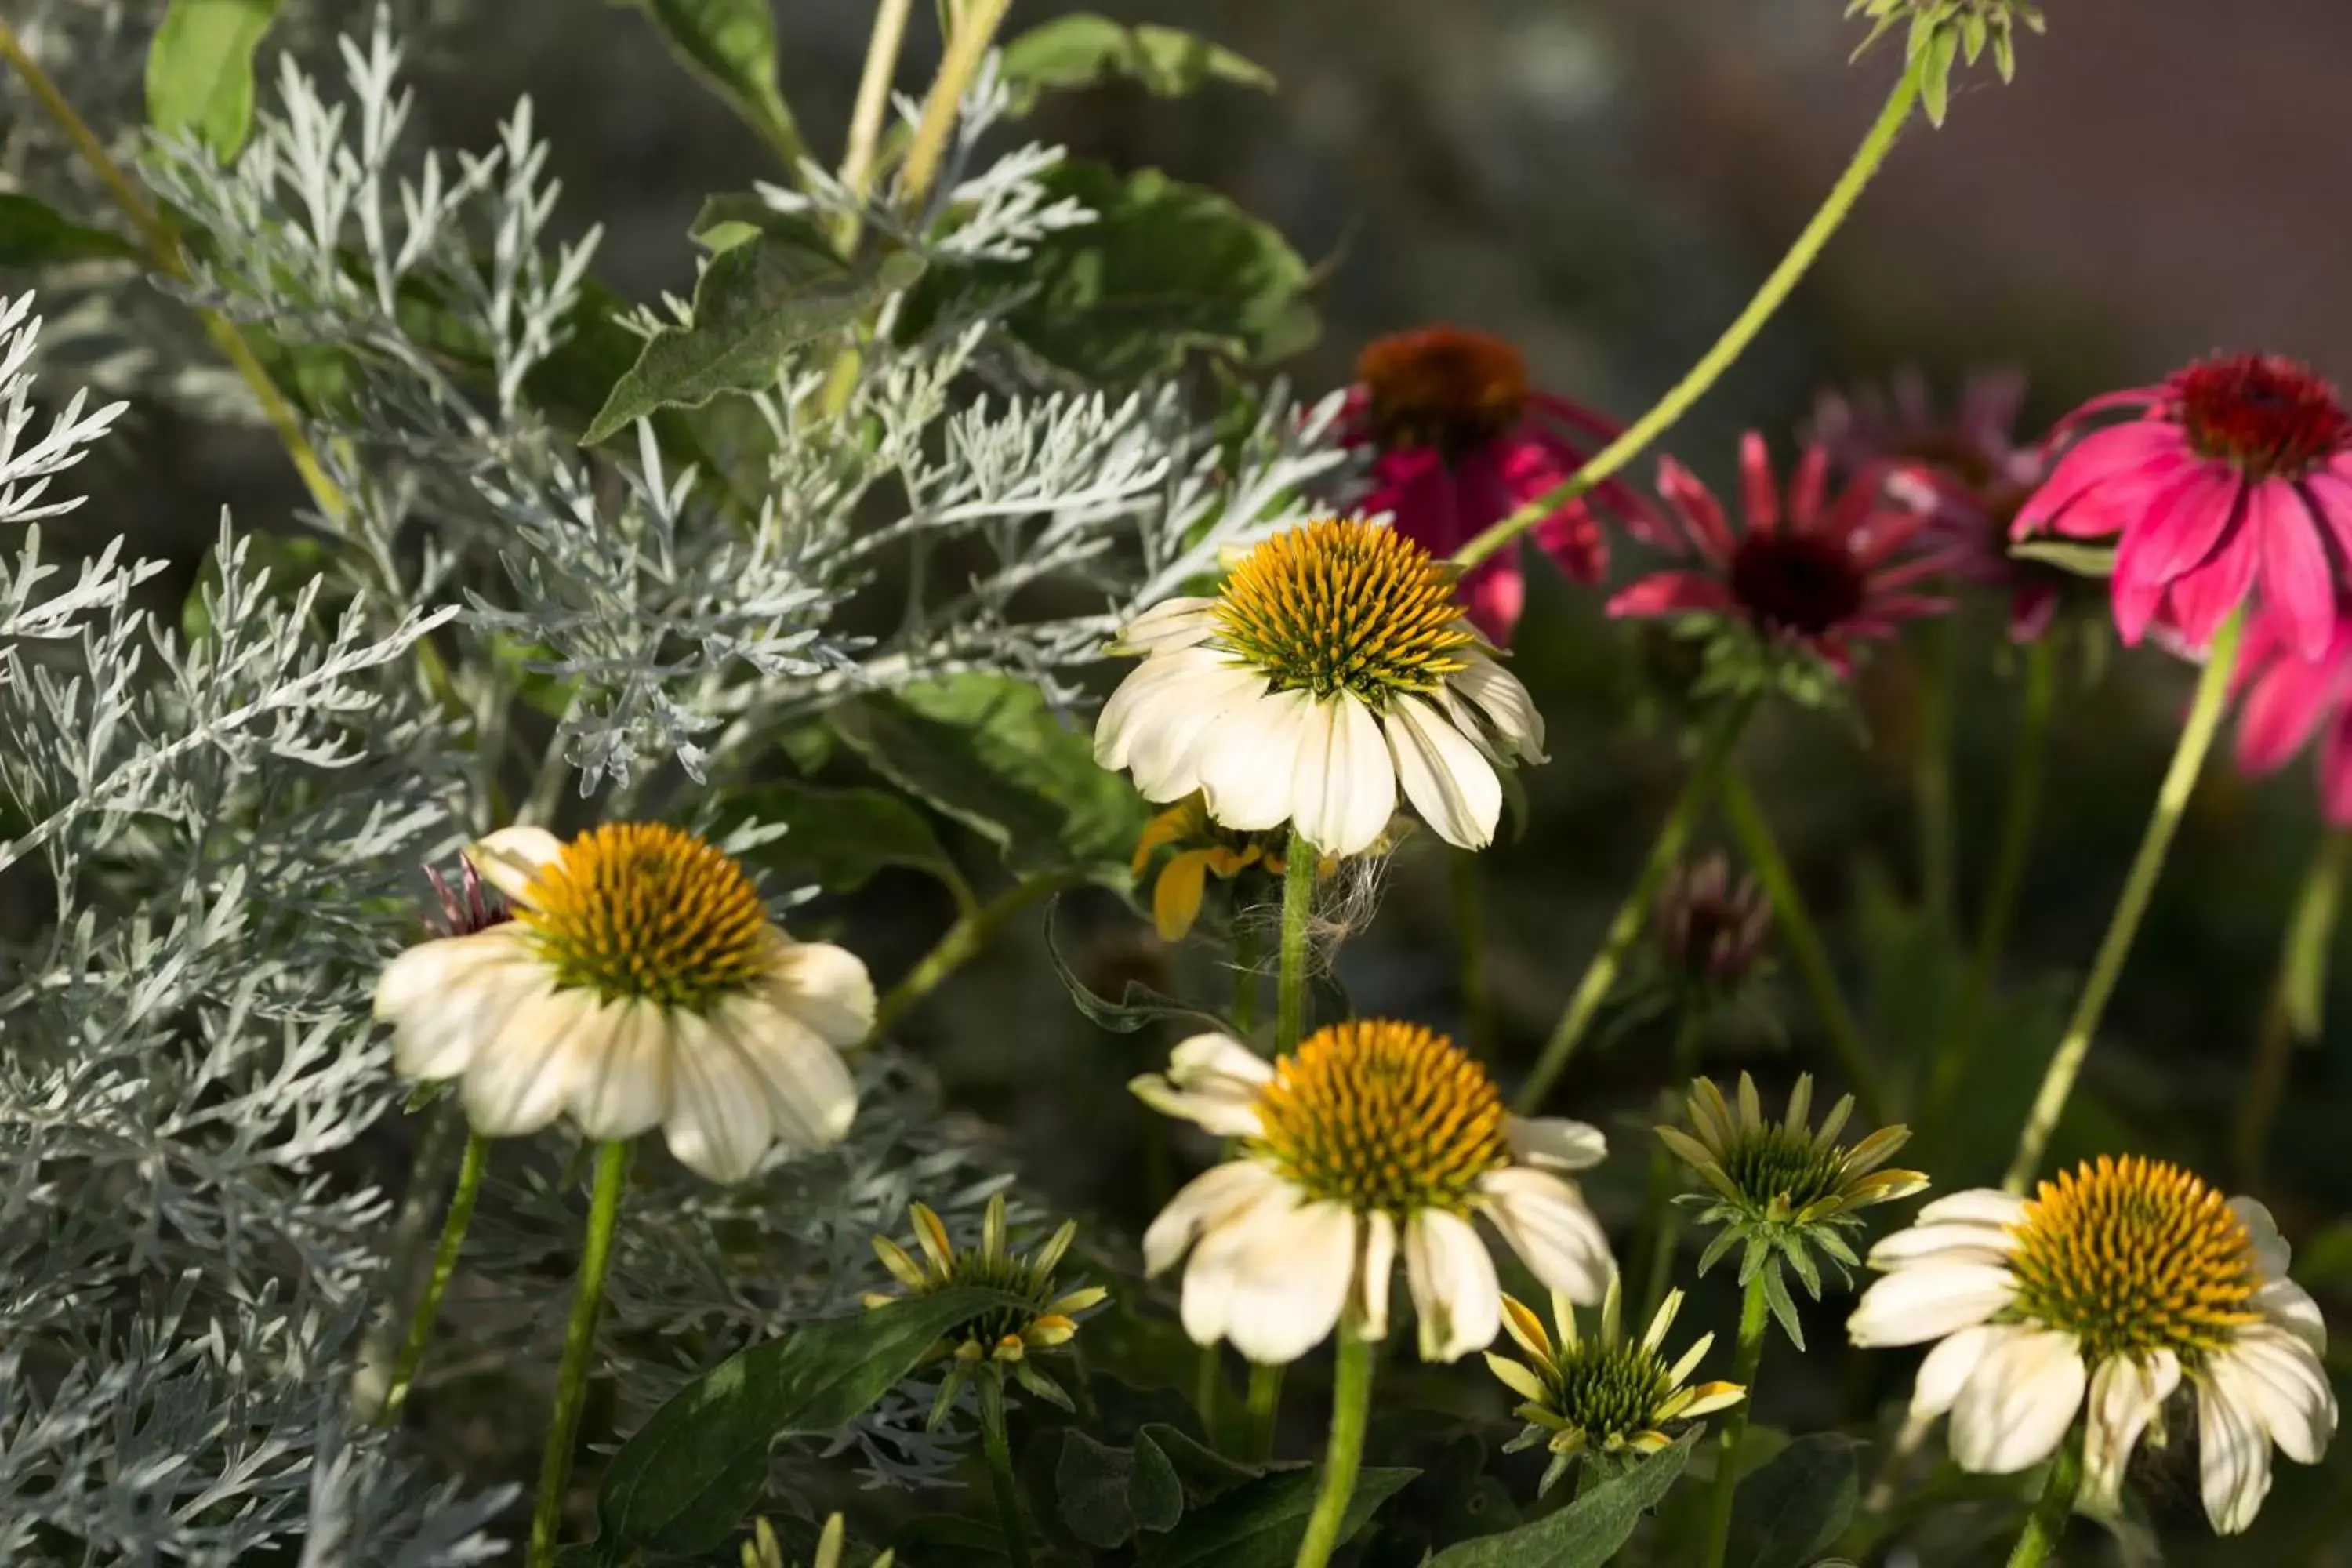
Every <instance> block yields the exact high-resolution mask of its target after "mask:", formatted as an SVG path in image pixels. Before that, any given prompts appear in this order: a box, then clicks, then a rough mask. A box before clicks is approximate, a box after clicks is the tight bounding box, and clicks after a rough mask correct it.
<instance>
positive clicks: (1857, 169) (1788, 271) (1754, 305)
mask: <svg viewBox="0 0 2352 1568" xmlns="http://www.w3.org/2000/svg"><path fill="white" fill-rule="evenodd" d="M1918 97H1919V68H1918V67H1917V66H1916V65H1913V66H1911V67H1909V68H1906V69H1905V71H1904V73H1903V77H1902V79H1901V80H1899V81H1897V82H1896V83H1895V90H1894V91H1893V92H1891V93H1889V94H1888V95H1887V99H1886V107H1885V108H1884V109H1882V110H1879V111H1878V119H1877V120H1876V121H1874V122H1873V124H1872V125H1871V128H1870V132H1869V134H1868V135H1866V136H1864V138H1863V139H1862V145H1861V146H1859V147H1857V148H1855V149H1854V153H1853V161H1852V162H1850V163H1847V164H1846V167H1845V173H1844V174H1841V175H1839V176H1838V181H1837V184H1834V185H1832V186H1831V187H1830V194H1829V195H1828V196H1827V197H1826V198H1825V199H1824V200H1823V201H1822V205H1821V207H1820V209H1819V210H1818V211H1816V212H1815V213H1814V214H1813V216H1812V219H1811V222H1809V223H1807V224H1806V225H1805V227H1804V231H1803V232H1802V233H1801V234H1799V235H1798V236H1797V239H1796V243H1795V244H1793V245H1791V246H1790V247H1789V253H1788V254H1787V255H1786V256H1783V257H1782V258H1780V265H1779V266H1777V267H1775V268H1772V272H1771V275H1770V276H1769V277H1768V278H1766V279H1764V282H1763V284H1762V286H1761V287H1759V289H1757V290H1756V296H1755V298H1754V299H1752V300H1748V307H1747V309H1745V310H1741V311H1740V312H1739V315H1738V318H1737V319H1735V320H1734V321H1732V323H1731V325H1730V326H1728V327H1727V328H1725V329H1724V331H1723V335H1722V336H1721V337H1719V338H1717V340H1716V341H1715V346H1714V347H1713V348H1710V349H1708V350H1707V351H1706V355H1705V356H1704V357H1703V358H1701V359H1700V360H1699V362H1698V363H1696V364H1695V365H1693V366H1691V368H1690V370H1689V372H1688V373H1687V374H1685V375H1684V376H1683V378H1682V380H1680V381H1678V382H1676V383H1675V384H1674V385H1673V386H1672V387H1671V388H1669V389H1668V390H1667V392H1666V395H1664V397H1661V398H1660V399H1658V402H1657V405H1655V406H1654V407H1653V408H1652V409H1651V410H1650V411H1649V412H1648V413H1647V414H1644V415H1643V416H1642V417H1641V418H1639V419H1637V420H1635V421H1634V422H1633V425H1632V426H1629V427H1628V428H1627V429H1626V431H1625V433H1624V434H1623V435H1622V436H1620V437H1617V439H1615V440H1614V441H1612V442H1610V443H1609V445H1608V446H1606V447H1602V448H1601V450H1600V451H1598V452H1596V453H1594V454H1593V455H1592V457H1591V459H1590V460H1589V461H1587V462H1586V463H1585V465H1584V466H1583V467H1582V468H1579V469H1577V471H1576V472H1575V473H1574V474H1572V475H1570V477H1569V479H1567V480H1566V482H1564V483H1562V484H1559V485H1556V486H1554V487H1553V488H1552V489H1549V490H1548V491H1546V492H1545V493H1544V494H1542V495H1540V496H1538V497H1537V498H1536V499H1535V500H1531V501H1529V502H1528V503H1527V504H1526V505H1525V506H1522V507H1520V508H1519V509H1518V510H1517V511H1514V512H1512V513H1511V514H1510V515H1509V516H1508V517H1506V518H1504V519H1503V520H1502V521H1500V522H1497V523H1496V524H1494V525H1493V526H1492V527H1490V528H1487V529H1486V531H1483V532H1481V533H1480V534H1478V535H1477V536H1476V537H1475V538H1474V539H1472V540H1471V541H1470V542H1469V543H1467V544H1465V545H1464V546H1463V547H1462V548H1461V549H1460V550H1458V551H1456V552H1454V560H1455V561H1456V562H1457V563H1460V564H1461V565H1462V566H1464V567H1465V568H1467V567H1471V566H1475V565H1476V564H1477V563H1479V562H1481V561H1484V560H1486V557H1488V556H1489V555H1492V554H1494V553H1495V552H1496V551H1498V550H1500V549H1502V548H1503V547H1504V546H1505V545H1507V544H1508V543H1510V542H1512V541H1513V540H1515V539H1517V537H1518V536H1519V535H1520V534H1522V533H1525V532H1526V531H1528V529H1530V528H1533V527H1534V526H1535V525H1536V524H1537V523H1538V522H1540V521H1543V520H1544V519H1545V518H1547V517H1549V516H1550V515H1551V514H1552V513H1553V512H1555V511H1558V510H1559V509H1560V508H1561V507H1563V506H1566V505H1567V504H1568V503H1569V502H1570V501H1572V500H1575V499H1576V498H1577V497H1579V496H1580V495H1583V494H1584V493H1586V492H1587V491H1589V490H1591V489H1592V488H1593V487H1594V486H1596V485H1598V484H1600V483H1601V480H1603V479H1607V478H1609V477H1610V476H1611V475H1612V474H1614V473H1616V472H1617V471H1618V470H1619V469H1620V468H1623V467H1625V465H1626V464H1628V463H1630V462H1632V461H1633V459H1634V458H1637V457H1639V456H1640V455H1641V453H1642V450H1643V447H1647V446H1648V445H1649V444H1650V443H1651V442H1652V441H1654V440H1656V439H1657V438H1658V437H1660V436H1663V435H1664V434H1665V432H1666V430H1667V429H1668V428H1669V427H1670V426H1672V425H1673V424H1674V423H1675V420H1677V419H1679V418H1681V417H1682V416H1684V415H1685V413H1687V412H1688V411H1689V410H1690V407H1691V405H1693V404H1695V403H1696V402H1697V401H1698V400H1699V399H1700V398H1701V397H1702V396H1704V395H1706V391H1707V389H1708V388H1709V387H1711V386H1713V385H1714V384H1715V383H1716V380H1717V377H1719V376H1721V375H1722V374H1723V373H1724V372H1725V371H1727V370H1728V369H1730V368H1731V366H1732V363H1733V362H1735V361H1736V360H1738V358H1739V356H1740V354H1741V353H1744V352H1745V351H1746V350H1747V347H1748V344H1749V343H1750V342H1753V341H1754V339H1755V337H1756V334H1757V333H1758V332H1759V331H1762V330H1763V328H1764V323H1765V322H1767V321H1770V320H1771V319H1772V315H1773V312H1774V311H1776V310H1779V309H1780V306H1781V305H1782V304H1783V303H1784V302H1785V301H1786V300H1788V298H1789V296H1790V293H1791V292H1793V291H1794V290H1795V289H1796V287H1797V282H1798V280H1799V279H1801V278H1803V277H1804V275H1805V271H1806V269H1807V268H1810V267H1811V266H1812V264H1813V260H1814V258H1816V257H1818V256H1820V255H1821V253H1822V247H1825V246H1826V245H1828V244H1829V240H1830V237H1831V236H1832V235H1833V234H1835V233H1836V232H1837V228H1838V225H1840V224H1841V223H1843V222H1844V221H1845V216H1846V215H1847V214H1848V213H1850V212H1852V211H1853V205H1854V203H1855V202H1856V201H1857V200H1858V199H1860V197H1861V195H1862V193H1863V188H1864V186H1866V185H1868V184H1870V181H1871V177H1872V176H1873V175H1874V174H1877V173H1878V170H1879V166H1880V165H1881V164H1883V163H1885V162H1886V155H1887V153H1890V152H1891V151H1893V150H1894V147H1895V138H1896V137H1897V136H1898V135H1899V134H1900V133H1901V132H1902V130H1903V126H1904V122H1905V121H1907V120H1909V119H1910V118H1911V108H1912V105H1913V104H1914V103H1916V101H1917V100H1918Z"/></svg>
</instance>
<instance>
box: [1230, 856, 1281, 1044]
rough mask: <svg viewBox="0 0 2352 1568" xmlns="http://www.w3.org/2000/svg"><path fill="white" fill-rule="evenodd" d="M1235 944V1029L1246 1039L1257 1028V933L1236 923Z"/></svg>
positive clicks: (1234, 931) (1241, 923)
mask: <svg viewBox="0 0 2352 1568" xmlns="http://www.w3.org/2000/svg"><path fill="white" fill-rule="evenodd" d="M1287 890H1288V889H1285V891H1287ZM1233 943H1234V1028H1236V1029H1239V1030H1240V1031H1241V1032H1242V1035H1243V1037H1244V1038H1246V1037H1248V1036H1249V1034H1250V1033H1251V1031H1253V1030H1254V1029H1255V1028H1256V1027H1257V963H1258V955H1257V932H1255V931H1252V930H1250V929H1249V928H1248V926H1246V925H1245V924H1244V923H1243V922H1241V921H1234V926H1233Z"/></svg>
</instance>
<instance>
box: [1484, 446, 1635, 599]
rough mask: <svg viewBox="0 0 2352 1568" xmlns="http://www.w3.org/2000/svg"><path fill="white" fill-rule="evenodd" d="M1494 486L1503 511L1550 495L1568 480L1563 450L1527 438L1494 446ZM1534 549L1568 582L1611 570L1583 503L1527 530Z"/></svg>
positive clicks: (1596, 524)
mask: <svg viewBox="0 0 2352 1568" xmlns="http://www.w3.org/2000/svg"><path fill="white" fill-rule="evenodd" d="M1496 449H1497V451H1496V455H1497V459H1498V461H1497V462H1496V465H1495V466H1496V468H1497V470H1498V472H1497V483H1498V484H1499V485H1500V487H1501V490H1502V494H1503V497H1504V499H1505V501H1506V506H1505V510H1507V511H1508V510H1517V509H1518V508H1520V507H1523V506H1525V505H1527V504H1528V502H1530V501H1533V500H1538V498H1540V497H1543V496H1545V495H1549V493H1550V492H1551V491H1552V490H1554V489H1558V488H1559V484H1560V482H1561V481H1562V480H1564V479H1567V478H1568V474H1569V470H1568V469H1566V468H1563V467H1561V465H1560V463H1559V460H1558V455H1559V453H1560V452H1562V451H1563V450H1564V448H1562V447H1557V446H1555V445H1553V444H1552V443H1550V442H1549V441H1547V440H1546V439H1544V438H1543V437H1538V436H1535V435H1532V434H1528V435H1522V436H1517V437H1505V438H1504V440H1502V441H1500V442H1498V443H1496ZM1529 533H1530V536H1531V537H1532V538H1533V539H1534V540H1535V543H1536V548H1537V549H1538V550H1540V551H1542V552H1544V553H1545V554H1546V555H1549V557H1551V561H1552V564H1554V565H1555V566H1558V567H1559V569H1560V572H1561V574H1563V575H1564V576H1566V577H1567V578H1568V580H1569V581H1570V582H1571V583H1583V584H1593V583H1597V582H1599V581H1600V580H1601V575H1602V574H1603V573H1605V572H1606V571H1607V570H1608V569H1609V545H1608V542H1607V541H1606V540H1605V539H1604V538H1603V537H1602V536H1601V524H1600V521H1599V520H1598V519H1596V518H1595V517H1594V516H1593V515H1592V510H1591V507H1589V506H1587V505H1586V504H1585V503H1584V502H1583V501H1581V500H1576V501H1570V503H1569V504H1568V505H1566V506H1564V507H1559V508H1556V509H1554V510H1552V511H1551V512H1549V513H1548V514H1547V515H1546V516H1545V517H1544V518H1543V520H1542V521H1539V522H1538V523H1537V524H1536V525H1535V527H1534V528H1533V529H1531V530H1530V531H1529Z"/></svg>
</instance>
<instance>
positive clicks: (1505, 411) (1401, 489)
mask: <svg viewBox="0 0 2352 1568" xmlns="http://www.w3.org/2000/svg"><path fill="white" fill-rule="evenodd" d="M1341 433H1342V438H1343V439H1345V440H1346V441H1347V442H1348V443H1349V445H1350V446H1358V447H1371V448H1373V449H1374V450H1375V451H1376V452H1377V453H1378V456H1377V457H1376V458H1374V459H1373V463H1372V474H1371V489H1370V491H1369V492H1367V493H1366V494H1365V495H1364V496H1363V497H1362V498H1361V500H1360V503H1359V504H1360V508H1361V510H1364V511H1365V512H1367V513H1378V512H1387V513H1389V514H1391V517H1392V518H1393V519H1394V521H1395V526H1396V528H1397V529H1398V531H1400V532H1402V533H1404V534H1405V535H1407V536H1408V537H1410V538H1411V539H1412V540H1413V541H1415V542H1417V543H1419V544H1420V545H1421V546H1422V547H1423V548H1424V549H1426V550H1427V551H1428V552H1430V553H1431V554H1432V555H1434V556H1437V557H1439V558H1440V559H1443V558H1444V557H1446V556H1448V555H1451V554H1453V553H1454V552H1455V551H1456V550H1459V549H1460V548H1461V547H1462V546H1463V545H1465V544H1466V543H1468V542H1470V540H1471V539H1472V538H1473V537H1474V536H1475V535H1476V534H1477V533H1478V532H1480V531H1482V530H1484V529H1485V528H1486V526H1487V525H1488V524H1490V523H1494V522H1497V521H1501V520H1502V519H1503V518H1505V517H1507V516H1508V515H1509V514H1510V513H1511V512H1513V511H1516V510H1518V508H1520V507H1522V506H1524V505H1526V504H1527V503H1528V502H1529V501H1531V500H1535V499H1536V498H1537V497H1538V496H1540V495H1543V494H1544V493H1546V492H1547V491H1549V490H1551V489H1556V488H1557V487H1559V485H1561V484H1562V483H1564V482H1566V481H1567V479H1568V478H1569V477H1570V475H1571V474H1573V473H1575V472H1576V470H1577V468H1579V467H1580V466H1581V465H1582V464H1583V461H1584V458H1585V447H1584V445H1583V444H1581V442H1580V439H1579V437H1581V438H1583V440H1584V441H1590V442H1594V443H1598V442H1603V441H1608V440H1610V439H1612V438H1613V437H1615V436H1616V435H1617V433H1618V427H1617V426H1614V425H1612V424H1611V423H1610V422H1609V421H1608V420H1606V419H1603V418H1602V417H1601V416H1599V415H1598V414H1595V413H1593V412H1591V410H1590V409H1586V408H1583V407H1580V406H1579V405H1576V404H1574V403H1570V401H1568V399H1566V398H1564V397H1554V396H1552V395H1550V394H1549V393H1544V392H1537V391H1534V390H1533V389H1531V388H1530V387H1529V386H1528V368H1527V363H1526V362H1525V361H1524V360H1522V359H1521V358H1520V357H1519V351H1518V350H1517V349H1515V348H1513V347H1512V346H1511V345H1510V344H1509V343H1507V342H1504V341H1503V340H1502V339H1500V338H1497V337H1491V336H1489V335H1487V334H1486V333H1485V332H1472V331H1463V330H1462V329H1460V328H1458V327H1443V326H1440V327H1422V328H1419V329H1417V330H1415V331H1409V332H1397V333H1393V334H1391V336H1388V337H1385V338H1377V339H1375V340H1373V342H1371V343H1370V345H1369V346H1368V347H1367V348H1366V349H1365V350H1364V352H1363V353H1362V354H1361V355H1360V356H1359V357H1358V359H1357V361H1356V384H1355V386H1354V387H1353V388H1351V389H1350V390H1349V394H1348V405H1347V410H1346V413H1345V415H1344V416H1343V419H1342V424H1341ZM1591 499H1592V500H1598V501H1600V502H1601V503H1603V504H1604V505H1606V506H1608V507H1610V508H1612V509H1613V510H1617V511H1618V512H1620V513H1621V514H1623V515H1627V516H1631V517H1635V518H1639V517H1640V516H1642V515H1643V508H1642V502H1641V500H1640V498H1639V497H1637V496H1636V495H1635V494H1634V493H1633V490H1632V489H1629V488H1628V487H1626V486H1625V485H1623V484H1622V483H1619V482H1617V481H1615V480H1610V481H1608V482H1605V483H1603V484H1601V486H1600V487H1599V488H1598V489H1596V490H1595V491H1594V492H1593V496H1592V498H1591ZM1530 532H1531V533H1532V534H1533V535H1534V537H1535V542H1536V546H1537V548H1538V549H1539V550H1541V551H1542V552H1544V553H1545V554H1547V555H1549V556H1550V557H1551V559H1552V562H1553V563H1554V564H1555V565H1557V566H1558V567H1559V569H1560V570H1561V571H1562V572H1565V573H1566V574H1568V575H1569V577H1570V579H1572V580H1573V581H1575V582H1579V583H1596V582H1599V581H1600V579H1601V573H1602V572H1604V571H1605V570H1607V568H1608V564H1609V547H1608V543H1607V542H1606V541H1605V540H1604V539H1603V538H1602V537H1601V524H1600V520H1599V519H1598V518H1597V517H1595V516H1594V515H1593V512H1592V510H1591V507H1590V506H1589V505H1588V504H1587V503H1586V501H1584V500H1576V501H1572V502H1570V504H1569V505H1567V506H1564V507H1561V508H1560V509H1559V510H1557V511H1555V512H1553V513H1552V514H1551V515H1550V516H1549V517H1547V518H1545V519H1544V520H1543V521H1541V522H1538V523H1537V524H1536V525H1535V527H1534V528H1533V529H1531V530H1530ZM1461 593H1462V600H1463V604H1464V605H1465V607H1466V608H1467V609H1468V611H1469V613H1470V619H1471V620H1472V622H1473V623H1475V625H1476V626H1477V627H1478V629H1479V630H1480V631H1482V632H1484V633H1486V636H1487V637H1491V638H1493V639H1494V640H1495V641H1496V642H1497V643H1507V642H1508V641H1510V637H1511V628H1512V627H1514V626H1517V624H1518V619H1519V611H1520V609H1521V608H1522V607H1523V606H1524V605H1525V604H1526V602H1527V584H1526V581H1525V579H1524V578H1523V577H1521V575H1520V573H1519V549H1518V545H1517V542H1513V543H1512V544H1511V545H1510V546H1509V547H1508V548H1507V549H1505V550H1502V551H1499V552H1496V554H1495V555H1494V556H1492V557H1490V558H1489V559H1488V560H1486V561H1485V562H1482V563H1480V564H1479V565H1477V566H1476V567H1475V568H1473V569H1472V570H1471V572H1470V573H1469V574H1467V575H1466V576H1465V578H1464V579H1463V581H1462V587H1461Z"/></svg>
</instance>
